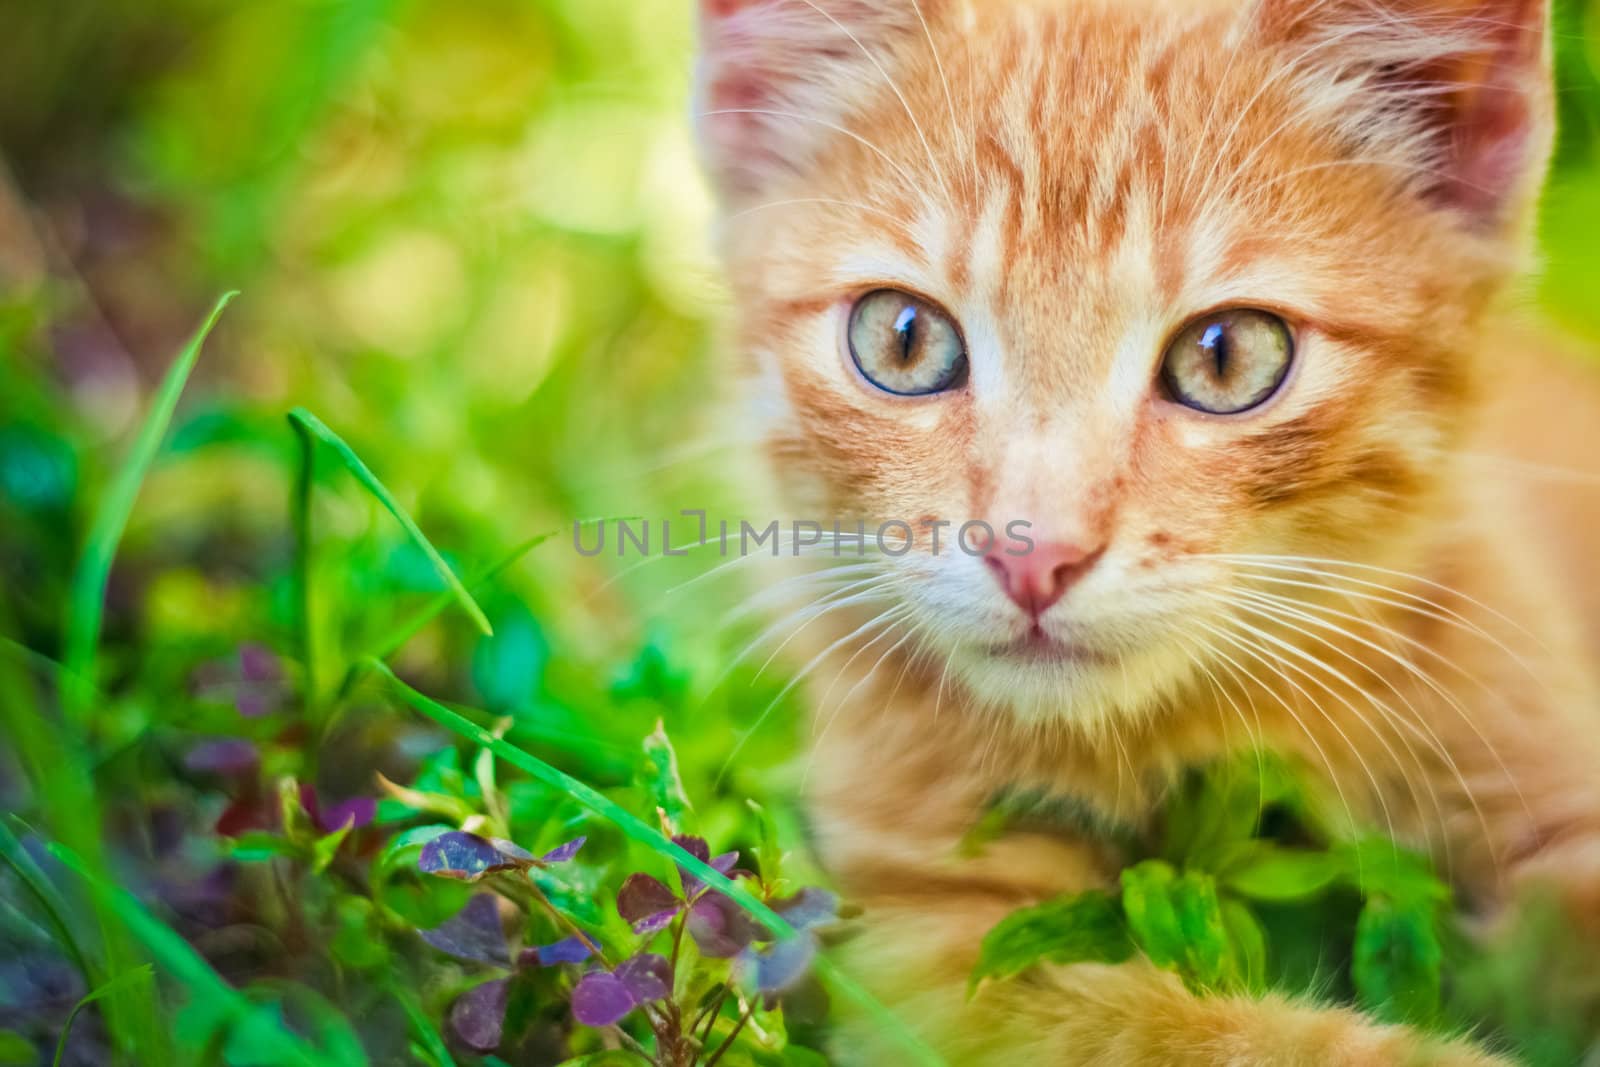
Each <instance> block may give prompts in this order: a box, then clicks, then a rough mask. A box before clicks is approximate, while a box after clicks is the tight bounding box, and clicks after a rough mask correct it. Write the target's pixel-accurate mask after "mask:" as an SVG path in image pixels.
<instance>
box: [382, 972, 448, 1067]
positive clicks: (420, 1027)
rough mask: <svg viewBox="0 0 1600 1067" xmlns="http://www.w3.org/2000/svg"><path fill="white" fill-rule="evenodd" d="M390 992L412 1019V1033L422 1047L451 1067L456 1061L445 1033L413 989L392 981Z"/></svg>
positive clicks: (440, 1061)
mask: <svg viewBox="0 0 1600 1067" xmlns="http://www.w3.org/2000/svg"><path fill="white" fill-rule="evenodd" d="M389 994H390V995H391V996H393V997H394V999H395V1000H397V1001H399V1002H400V1007H401V1009H403V1010H404V1011H405V1013H406V1018H407V1019H409V1020H411V1030H412V1033H414V1034H416V1036H417V1039H418V1040H419V1041H421V1042H422V1047H423V1048H425V1049H427V1050H428V1053H429V1054H430V1055H432V1056H433V1058H434V1059H435V1060H437V1061H438V1062H439V1063H441V1064H444V1065H445V1067H449V1065H450V1064H452V1063H454V1062H455V1059H454V1058H453V1057H452V1056H451V1055H450V1049H449V1047H448V1046H447V1045H446V1044H445V1043H444V1035H443V1034H441V1033H439V1030H438V1028H437V1027H435V1026H434V1025H433V1020H431V1019H429V1018H428V1015H427V1013H426V1012H424V1011H423V1010H422V1005H421V1004H419V1003H417V998H416V996H415V995H414V994H413V993H412V992H411V990H409V989H407V988H405V987H404V986H403V985H401V984H400V983H399V982H392V983H390V984H389Z"/></svg>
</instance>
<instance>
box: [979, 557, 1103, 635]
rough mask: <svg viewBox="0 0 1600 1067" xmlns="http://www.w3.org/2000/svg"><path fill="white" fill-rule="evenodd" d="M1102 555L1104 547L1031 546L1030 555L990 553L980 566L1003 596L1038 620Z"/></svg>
mask: <svg viewBox="0 0 1600 1067" xmlns="http://www.w3.org/2000/svg"><path fill="white" fill-rule="evenodd" d="M1105 551H1106V548H1105V545H1101V546H1100V547H1099V548H1084V547H1083V546H1081V545H1074V544H1069V543H1067V542H1063V541H1046V542H1043V543H1041V544H1036V545H1034V548H1033V551H1032V552H1029V553H1027V554H1026V555H1022V556H1008V555H1006V554H1005V552H992V553H990V554H989V555H987V556H985V557H984V562H985V563H987V564H988V565H989V569H990V570H992V571H994V576H995V578H996V580H998V581H999V582H1000V588H1002V589H1004V590H1005V591H1006V596H1008V597H1010V598H1011V600H1012V602H1013V603H1015V604H1016V605H1017V607H1019V608H1021V609H1022V610H1023V611H1026V612H1027V613H1028V614H1029V615H1030V616H1032V617H1033V618H1034V619H1038V618H1039V617H1040V616H1041V615H1043V614H1044V613H1045V612H1047V611H1049V610H1050V608H1051V607H1052V606H1053V605H1054V604H1055V603H1056V602H1057V601H1059V600H1060V599H1061V598H1062V597H1064V596H1066V595H1067V590H1068V589H1071V588H1072V587H1073V586H1074V585H1076V584H1077V583H1078V581H1079V580H1080V579H1081V578H1082V577H1083V576H1084V575H1086V574H1088V573H1089V571H1090V570H1092V569H1093V568H1094V565H1095V563H1096V562H1097V561H1098V560H1099V559H1100V557H1101V556H1103V555H1105Z"/></svg>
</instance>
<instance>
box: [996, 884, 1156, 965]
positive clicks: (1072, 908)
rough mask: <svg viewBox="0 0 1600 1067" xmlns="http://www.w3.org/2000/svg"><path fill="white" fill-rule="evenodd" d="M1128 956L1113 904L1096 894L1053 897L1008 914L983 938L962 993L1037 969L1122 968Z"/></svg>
mask: <svg viewBox="0 0 1600 1067" xmlns="http://www.w3.org/2000/svg"><path fill="white" fill-rule="evenodd" d="M1132 955H1133V942H1132V941H1131V940H1130V939H1129V937H1128V927H1127V923H1126V922H1124V921H1123V917H1122V908H1121V907H1120V906H1119V905H1118V903H1117V901H1116V898H1114V897H1112V896H1111V895H1110V894H1109V893H1106V892H1104V891H1102V890H1098V889H1093V890H1089V891H1088V892H1084V893H1076V894H1072V895H1069V896H1063V897H1057V898H1056V899H1054V900H1049V901H1046V902H1045V903H1043V904H1040V905H1037V906H1036V907H1032V908H1022V909H1020V910H1018V911H1014V912H1012V913H1011V914H1010V915H1007V916H1006V917H1005V918H1004V919H1002V920H1000V922H999V923H998V924H997V925H996V926H995V927H994V929H992V930H990V931H989V932H988V933H987V934H986V935H984V938H983V948H982V950H981V951H980V952H979V955H978V965H977V966H976V967H974V968H973V971H972V977H971V979H970V981H969V983H968V989H969V990H971V989H975V988H976V987H977V985H978V983H979V982H981V981H983V980H984V979H986V978H1010V977H1011V976H1012V975H1015V974H1020V973H1022V972H1023V971H1025V970H1027V969H1028V968H1029V967H1032V966H1034V965H1035V964H1038V963H1089V962H1093V963H1122V962H1123V961H1124V960H1126V959H1128V957H1130V956H1132Z"/></svg>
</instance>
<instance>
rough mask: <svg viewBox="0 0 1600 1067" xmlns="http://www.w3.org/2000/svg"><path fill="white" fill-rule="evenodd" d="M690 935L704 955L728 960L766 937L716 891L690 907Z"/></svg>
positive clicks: (764, 932)
mask: <svg viewBox="0 0 1600 1067" xmlns="http://www.w3.org/2000/svg"><path fill="white" fill-rule="evenodd" d="M689 936H690V937H692V938H694V943H695V944H696V945H697V946H699V948H700V952H701V954H702V955H705V956H710V957H711V958H712V959H718V960H726V959H732V958H733V957H734V956H737V955H738V954H739V953H740V952H741V951H742V950H743V949H744V948H745V947H746V946H747V945H749V944H750V942H752V941H754V940H755V939H756V938H758V937H765V936H767V935H766V931H764V930H762V929H761V927H759V926H757V925H756V924H755V921H754V920H752V919H751V918H750V917H749V916H748V915H746V914H745V913H744V912H743V910H741V909H740V907H739V906H738V905H737V904H735V903H734V902H733V901H731V900H729V899H728V898H727V897H725V896H723V895H722V894H721V893H715V892H713V893H707V894H706V895H705V896H703V897H701V898H700V899H699V900H697V901H695V902H694V904H693V905H692V906H691V907H690V908H689Z"/></svg>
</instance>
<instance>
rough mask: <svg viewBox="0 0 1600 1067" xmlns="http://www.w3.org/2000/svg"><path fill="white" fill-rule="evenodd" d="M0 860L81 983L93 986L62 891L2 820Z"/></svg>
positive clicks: (92, 971) (91, 969) (94, 975)
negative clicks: (52, 933)
mask: <svg viewBox="0 0 1600 1067" xmlns="http://www.w3.org/2000/svg"><path fill="white" fill-rule="evenodd" d="M14 818H15V816H13V819H14ZM0 861H4V863H5V865H6V866H7V867H10V868H11V870H12V873H14V874H15V875H16V876H17V878H18V880H20V881H21V882H22V884H23V885H24V886H26V887H27V889H28V892H29V893H31V894H32V895H33V898H34V899H35V900H36V901H38V903H39V908H40V910H41V911H43V912H44V915H45V919H46V921H48V922H49V923H50V926H51V928H52V929H53V930H54V931H55V935H56V937H57V939H59V940H60V942H61V945H62V947H64V948H65V949H66V950H67V952H68V953H70V954H71V955H72V959H73V962H74V963H76V964H77V965H78V970H79V972H81V973H82V974H83V980H84V981H85V982H87V983H88V984H89V985H91V986H93V985H94V984H95V982H96V980H97V972H96V970H95V968H94V966H93V964H91V963H90V961H89V957H88V954H87V953H85V952H84V951H83V947H82V946H81V945H79V944H78V939H77V938H76V937H74V936H73V933H72V925H71V924H70V923H68V922H67V916H68V915H69V914H71V912H72V909H71V907H69V906H68V904H67V901H66V898H65V897H63V896H62V895H61V891H60V890H58V889H57V888H56V887H55V883H54V882H52V881H50V878H49V876H48V875H46V874H45V873H44V871H43V870H42V869H40V867H39V865H38V864H37V863H35V862H34V860H33V857H32V856H30V855H28V851H27V849H25V848H23V847H22V842H21V841H19V840H18V839H17V837H16V835H15V834H13V833H12V832H11V828H10V827H9V826H7V825H6V824H5V821H4V820H0Z"/></svg>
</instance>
